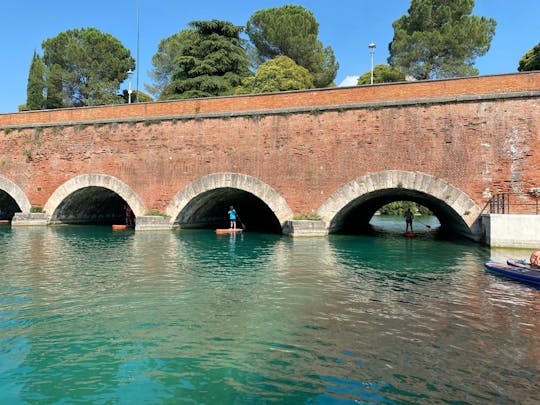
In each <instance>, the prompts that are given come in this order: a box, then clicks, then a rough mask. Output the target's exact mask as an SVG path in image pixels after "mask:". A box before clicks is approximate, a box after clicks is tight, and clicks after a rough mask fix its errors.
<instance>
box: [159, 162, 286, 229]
mask: <svg viewBox="0 0 540 405" xmlns="http://www.w3.org/2000/svg"><path fill="white" fill-rule="evenodd" d="M219 188H233V189H238V190H242V191H245V192H247V193H250V194H252V195H254V196H255V197H257V198H259V199H260V200H261V201H262V202H264V203H265V204H266V205H267V206H268V208H269V209H270V210H271V211H272V212H273V213H274V215H275V216H276V218H277V220H278V221H279V223H280V224H281V227H282V228H283V226H284V225H285V221H288V220H290V219H292V217H293V213H292V210H291V209H290V208H289V206H288V204H287V202H286V201H285V199H284V198H283V197H282V196H281V194H279V193H278V192H277V191H276V190H274V189H273V188H272V187H270V186H269V185H268V184H266V183H264V182H263V181H261V180H259V179H257V178H255V177H252V176H249V175H247V174H241V173H228V172H227V173H214V174H209V175H207V176H204V177H201V178H199V179H197V180H195V181H193V182H191V183H189V184H188V185H186V186H185V187H184V188H183V189H182V190H181V191H179V192H178V193H177V194H176V195H175V196H174V198H173V199H172V200H171V202H170V203H169V206H168V207H167V210H166V214H167V216H169V217H171V221H172V224H174V222H175V221H176V220H177V218H178V217H179V215H180V214H181V213H182V210H184V208H186V207H187V206H188V204H189V203H190V202H191V201H192V200H193V199H194V198H196V197H197V196H199V195H201V194H202V193H205V192H208V191H211V190H215V189H219Z"/></svg>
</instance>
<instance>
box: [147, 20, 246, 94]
mask: <svg viewBox="0 0 540 405" xmlns="http://www.w3.org/2000/svg"><path fill="white" fill-rule="evenodd" d="M189 25H190V27H191V29H189V30H185V31H181V32H180V33H179V34H176V35H175V36H173V37H174V38H168V39H167V40H165V42H164V41H162V44H163V47H162V48H161V49H162V52H159V51H158V54H156V55H154V58H153V61H154V63H156V61H157V65H156V64H155V65H154V66H155V69H154V75H155V76H154V77H157V78H160V79H162V82H161V83H158V86H163V90H162V91H161V93H160V99H179V98H196V97H210V96H220V95H229V94H233V93H234V90H235V88H236V87H237V86H239V85H240V84H241V81H242V79H243V78H244V77H246V76H248V75H249V60H248V57H247V54H246V52H245V50H244V48H243V47H242V41H241V39H240V32H241V31H242V27H239V26H236V25H233V24H232V23H230V22H227V21H220V20H211V21H192V22H191V23H190V24H189ZM169 77H170V81H169V83H167V84H165V81H166V80H167V79H168V78H169ZM157 89H158V90H159V87H158V88H157Z"/></svg>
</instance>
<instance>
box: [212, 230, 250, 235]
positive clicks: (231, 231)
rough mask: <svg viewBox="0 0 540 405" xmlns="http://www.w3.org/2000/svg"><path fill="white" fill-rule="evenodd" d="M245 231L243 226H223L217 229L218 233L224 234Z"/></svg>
mask: <svg viewBox="0 0 540 405" xmlns="http://www.w3.org/2000/svg"><path fill="white" fill-rule="evenodd" d="M243 231H244V230H243V229H242V228H236V229H233V228H221V229H216V233H217V234H218V235H223V234H226V233H241V232H243Z"/></svg>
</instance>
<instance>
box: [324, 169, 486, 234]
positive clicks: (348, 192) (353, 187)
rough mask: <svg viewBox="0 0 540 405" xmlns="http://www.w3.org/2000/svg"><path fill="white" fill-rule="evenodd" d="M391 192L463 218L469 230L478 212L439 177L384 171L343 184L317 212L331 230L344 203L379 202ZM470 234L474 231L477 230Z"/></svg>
mask: <svg viewBox="0 0 540 405" xmlns="http://www.w3.org/2000/svg"><path fill="white" fill-rule="evenodd" d="M384 192H387V195H386V196H383V198H381V195H382V194H383V193H384ZM391 195H394V196H396V195H397V196H405V197H407V198H410V199H411V200H416V201H428V202H430V203H431V204H432V207H433V206H434V207H435V209H439V210H440V212H441V213H445V212H444V211H446V216H447V217H448V218H450V217H451V216H452V217H455V218H456V219H459V220H460V221H463V223H464V224H465V225H466V226H467V227H468V228H469V230H471V231H472V229H471V228H472V227H473V225H474V224H475V221H476V220H477V219H478V216H479V215H480V211H481V209H480V207H478V205H476V203H475V202H474V201H473V200H472V199H471V198H470V197H469V196H468V195H467V194H465V193H464V192H463V191H461V190H459V189H458V188H456V187H454V186H452V185H451V184H450V183H448V182H446V181H444V180H442V179H440V178H437V177H435V176H431V175H428V174H425V173H420V172H406V171H401V170H387V171H382V172H378V173H372V174H368V175H366V176H362V177H359V178H357V179H356V180H353V181H351V182H349V183H347V184H346V185H344V186H343V187H341V188H340V189H339V190H337V191H336V192H335V193H334V194H332V195H331V196H330V197H329V198H328V199H327V200H326V201H325V202H324V203H323V205H322V206H321V207H320V208H319V211H318V213H319V215H320V216H321V218H322V219H323V220H324V221H326V223H328V224H329V228H330V229H329V231H330V232H332V231H333V230H334V229H335V228H336V227H338V226H339V222H340V218H339V217H340V215H341V213H342V211H345V210H344V209H345V208H346V207H347V206H351V204H353V203H354V202H355V201H359V202H358V203H357V204H360V203H362V202H364V201H362V197H363V196H367V197H366V198H365V200H368V199H370V198H379V199H380V200H381V201H382V200H383V199H384V198H385V197H387V196H391ZM389 200H390V201H391V200H396V198H393V199H392V198H389ZM432 207H430V208H432ZM473 233H477V230H474V231H473Z"/></svg>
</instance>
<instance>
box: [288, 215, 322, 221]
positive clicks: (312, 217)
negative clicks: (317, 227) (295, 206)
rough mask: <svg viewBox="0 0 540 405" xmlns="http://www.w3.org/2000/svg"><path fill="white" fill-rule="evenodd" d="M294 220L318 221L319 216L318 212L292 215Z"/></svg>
mask: <svg viewBox="0 0 540 405" xmlns="http://www.w3.org/2000/svg"><path fill="white" fill-rule="evenodd" d="M293 219H294V220H295V221H319V220H320V219H321V216H320V215H319V214H300V215H295V216H294V217H293Z"/></svg>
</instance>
